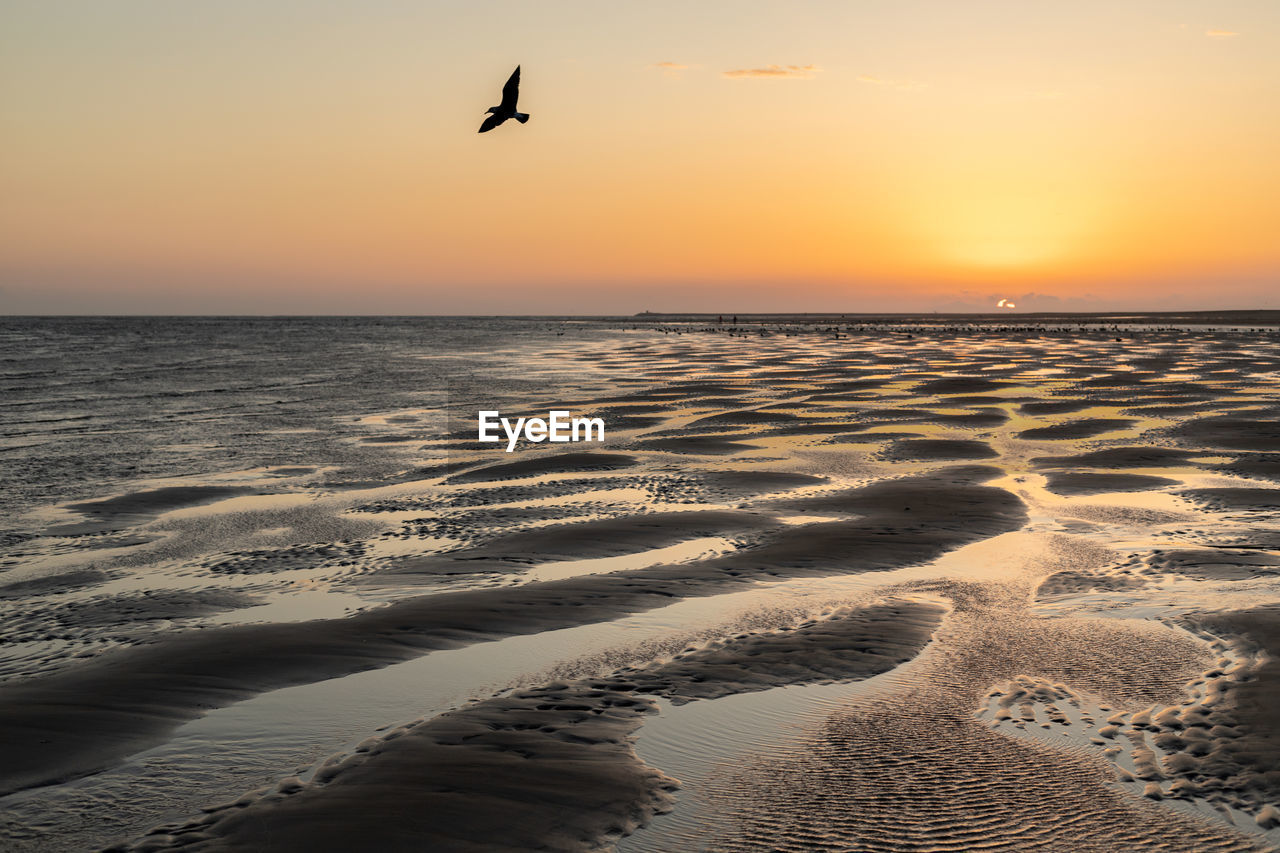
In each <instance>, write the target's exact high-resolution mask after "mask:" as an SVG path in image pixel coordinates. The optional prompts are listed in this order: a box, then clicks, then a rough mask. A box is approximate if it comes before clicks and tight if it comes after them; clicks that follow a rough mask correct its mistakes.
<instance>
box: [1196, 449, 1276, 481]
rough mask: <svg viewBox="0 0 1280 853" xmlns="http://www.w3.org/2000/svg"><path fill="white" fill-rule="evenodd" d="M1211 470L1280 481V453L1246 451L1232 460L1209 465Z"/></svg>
mask: <svg viewBox="0 0 1280 853" xmlns="http://www.w3.org/2000/svg"><path fill="white" fill-rule="evenodd" d="M1208 467H1209V470H1210V471H1218V472H1221V473H1223V474H1234V475H1236V476H1238V477H1253V478H1255V479H1260V480H1277V481H1280V453H1246V454H1244V455H1241V456H1237V457H1236V458H1235V459H1232V460H1231V461H1230V462H1223V463H1221V464H1218V465H1210V466H1208Z"/></svg>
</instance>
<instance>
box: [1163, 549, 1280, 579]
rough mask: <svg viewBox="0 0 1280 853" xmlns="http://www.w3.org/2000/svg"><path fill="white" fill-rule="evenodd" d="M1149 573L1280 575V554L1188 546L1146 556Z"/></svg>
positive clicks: (1209, 576) (1241, 576)
mask: <svg viewBox="0 0 1280 853" xmlns="http://www.w3.org/2000/svg"><path fill="white" fill-rule="evenodd" d="M1145 562H1146V564H1147V566H1148V567H1149V571H1148V573H1149V574H1179V575H1183V576H1184V577H1189V578H1201V579H1204V580H1210V579H1212V580H1233V581H1234V580H1249V579H1251V578H1259V577H1264V576H1268V575H1280V557H1276V556H1274V555H1271V554H1265V553H1259V552H1257V551H1229V550H1226V549H1217V548H1187V549H1182V550H1177V551H1159V552H1155V553H1153V554H1151V555H1149V556H1148V557H1147V558H1146V561H1145Z"/></svg>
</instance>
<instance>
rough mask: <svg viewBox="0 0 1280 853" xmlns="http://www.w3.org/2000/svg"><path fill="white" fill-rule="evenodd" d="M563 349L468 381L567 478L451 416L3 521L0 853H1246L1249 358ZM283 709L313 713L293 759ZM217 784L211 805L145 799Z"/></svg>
mask: <svg viewBox="0 0 1280 853" xmlns="http://www.w3.org/2000/svg"><path fill="white" fill-rule="evenodd" d="M568 328H569V332H568V333H567V334H565V335H558V334H557V335H554V336H552V335H551V334H550V333H548V336H547V337H545V338H539V337H536V336H534V337H533V338H531V341H532V342H531V343H530V344H529V346H528V348H527V349H523V350H521V353H522V356H523V357H524V361H523V362H522V368H521V371H520V372H519V374H518V375H517V374H515V373H512V372H511V368H510V367H504V366H503V365H504V362H503V358H508V359H509V358H510V356H511V353H510V352H507V353H502V352H499V353H494V354H492V355H491V356H489V355H486V354H484V353H479V354H475V355H473V356H471V357H470V358H471V359H472V363H474V364H479V365H480V366H481V367H482V368H483V369H484V370H485V371H488V372H487V373H485V376H486V379H485V382H486V383H491V382H493V381H495V379H494V377H497V378H498V379H499V380H501V381H503V382H505V383H507V384H505V385H503V387H504V388H505V389H507V390H505V391H504V392H503V394H504V395H505V396H504V399H503V401H502V403H503V406H502V407H503V408H504V409H508V410H510V411H512V412H515V411H516V410H517V409H518V410H519V413H520V414H527V413H537V412H545V411H547V410H548V409H549V408H560V407H562V406H564V405H566V404H565V403H564V401H565V400H569V401H572V402H573V408H574V410H575V411H576V412H581V413H585V414H590V415H597V414H599V415H600V416H602V417H604V418H605V420H606V424H607V441H606V442H605V443H604V444H603V445H591V446H589V447H588V449H580V448H571V449H568V450H566V449H564V448H563V447H559V446H556V447H551V446H546V445H542V446H531V445H526V446H524V447H522V448H521V449H519V450H518V451H517V452H515V453H511V454H507V453H504V452H502V451H501V449H498V450H495V449H494V447H493V446H483V445H481V444H479V443H478V442H476V441H475V440H474V434H473V433H469V432H468V429H467V428H464V427H463V426H462V425H463V424H466V423H467V421H468V419H469V418H470V419H472V420H473V419H474V411H475V410H476V405H477V404H476V403H475V402H473V397H472V396H469V395H474V400H475V401H477V402H483V400H484V399H485V397H484V396H483V395H485V394H488V393H490V392H488V391H485V390H483V389H484V388H486V387H488V386H487V385H483V384H482V385H477V386H476V388H475V389H470V388H462V387H457V388H452V389H451V392H450V395H449V400H448V402H447V406H446V407H445V408H443V409H439V408H438V409H431V408H430V407H427V408H423V407H418V406H413V405H408V406H405V407H404V408H402V409H395V410H389V411H381V412H369V411H362V412H356V413H353V414H352V416H351V417H348V418H346V419H345V421H344V422H345V423H346V424H347V426H343V427H342V429H345V430H356V431H354V432H352V433H351V434H349V435H348V436H347V440H349V442H350V443H351V444H352V445H353V446H354V445H359V446H360V447H361V448H380V449H379V450H376V451H373V450H368V449H362V450H360V451H359V452H360V453H374V452H376V453H381V454H389V455H390V458H394V459H396V460H399V461H398V463H397V464H396V465H394V466H393V465H387V466H385V467H382V468H370V469H368V470H367V471H355V470H352V471H348V472H345V473H344V472H335V471H334V470H332V469H331V468H328V467H326V465H325V460H323V459H319V458H315V457H313V456H306V455H299V456H298V457H297V458H294V459H291V460H288V463H289V464H283V463H282V464H279V465H275V466H270V467H263V468H259V469H252V470H245V471H242V472H233V473H229V474H228V473H222V474H219V475H218V476H217V477H212V476H210V477H206V478H204V480H203V481H201V479H200V478H198V477H185V478H182V479H181V480H180V481H175V482H166V480H165V479H164V478H152V479H150V480H148V481H146V482H142V483H139V484H138V485H137V486H136V487H133V488H121V489H120V490H118V491H117V492H115V493H104V494H100V495H97V496H93V497H89V498H84V497H81V498H77V499H72V500H67V501H65V502H63V503H60V504H57V505H54V506H41V507H33V508H32V510H31V513H30V515H29V516H27V517H26V520H25V521H24V522H23V524H24V525H25V526H24V527H21V528H20V529H15V530H14V531H13V532H12V533H9V534H6V540H5V542H6V545H5V548H6V551H5V553H4V562H3V563H2V564H0V568H2V569H3V575H0V606H3V607H4V611H3V618H4V620H5V626H6V632H5V634H6V640H5V642H4V643H3V644H0V653H3V658H2V659H0V665H3V670H0V672H2V673H3V677H4V680H3V682H0V742H2V746H3V753H0V754H3V755H4V756H5V760H4V761H3V762H0V795H2V796H0V839H3V841H4V846H6V847H7V848H9V847H11V848H13V849H16V850H41V849H72V850H74V849H100V848H104V847H110V848H113V849H124V850H161V849H172V848H178V847H182V848H186V849H192V850H232V849H247V848H252V849H271V850H304V849H306V850H340V849H386V850H393V849H425V848H430V849H439V850H476V851H479V850H527V849H556V850H594V849H602V848H608V847H610V846H614V845H617V846H618V847H619V849H621V850H623V851H641V850H686V849H688V850H693V849H718V850H813V849H859V850H882V849H883V850H911V849H921V850H923V849H930V850H947V849H955V850H964V849H973V848H974V847H975V846H983V847H989V848H991V849H1042V850H1120V849H1135V850H1138V849H1160V850H1205V849H1221V850H1260V849H1276V848H1277V845H1280V811H1277V809H1278V806H1280V771H1277V770H1276V769H1275V768H1276V767H1277V765H1278V764H1280V753H1278V752H1277V750H1278V749H1280V746H1278V744H1280V728H1278V727H1277V720H1276V718H1275V715H1274V713H1273V709H1274V707H1275V702H1276V701H1277V698H1280V697H1277V695H1276V692H1277V690H1278V689H1280V670H1278V669H1277V666H1278V665H1277V663H1276V662H1277V661H1280V639H1278V637H1280V634H1278V633H1277V632H1278V631H1280V520H1278V517H1277V515H1276V512H1277V509H1280V501H1278V500H1277V495H1280V489H1277V488H1276V486H1275V466H1276V462H1275V459H1274V458H1273V457H1274V451H1276V450H1277V449H1280V444H1277V442H1278V441H1280V406H1278V405H1277V404H1276V399H1277V397H1280V383H1278V382H1277V376H1278V375H1280V373H1278V371H1280V341H1278V340H1277V339H1276V338H1275V336H1274V335H1273V334H1272V333H1270V332H1259V331H1256V330H1246V331H1223V330H1214V331H1202V330H1196V329H1181V330H1180V329H1154V328H1153V329H1139V330H1128V331H1126V333H1125V334H1124V335H1123V336H1120V337H1117V335H1115V334H1114V333H1113V332H1112V331H1111V330H1110V329H1106V330H1092V329H1089V328H1084V327H1073V328H1058V327H1056V326H1055V327H1053V328H1047V327H1046V328H1043V329H1040V330H1037V329H1035V328H1019V329H1000V328H981V329H975V328H970V327H946V326H941V327H935V328H932V329H930V328H922V327H913V328H912V330H911V331H910V333H905V332H901V331H896V330H894V329H891V328H888V327H868V328H863V329H858V328H848V327H846V328H844V329H843V331H842V332H841V336H840V337H839V338H836V337H834V336H833V335H832V334H831V333H830V332H829V331H828V330H826V329H824V328H806V327H805V326H803V325H801V324H795V325H793V326H787V325H786V324H785V323H783V322H782V321H780V320H778V319H777V318H774V320H773V321H772V322H771V323H764V322H762V323H761V327H760V328H759V329H753V330H750V331H751V333H750V334H748V333H744V332H741V331H740V330H733V329H729V328H714V327H713V328H706V327H705V326H704V325H699V324H689V325H686V326H683V327H672V328H645V329H641V330H636V331H632V330H627V329H617V330H606V331H603V332H602V331H598V330H597V331H592V332H591V333H590V339H589V340H588V339H585V337H584V339H583V340H576V339H575V337H574V335H575V334H579V333H578V332H575V331H574V330H573V327H572V326H570V327H568ZM761 331H763V332H764V334H760V332H761ZM581 334H584V335H585V334H586V333H581ZM1082 353H1086V354H1087V355H1085V356H1082ZM486 358H490V359H491V360H490V361H485V359H486ZM587 366H590V370H589V371H588V370H585V369H584V368H586V367H587ZM504 370H505V371H507V372H506V373H504V372H503V371H504ZM539 377H541V378H539ZM566 377H577V378H566ZM573 382H577V383H580V384H577V385H574V384H565V383H573ZM554 383H559V384H554ZM549 387H554V390H555V393H556V394H557V395H558V399H556V398H553V397H551V396H549V392H548V391H547V390H546V389H547V388H549ZM508 398H509V400H508ZM504 414H505V411H504ZM353 423H354V424H356V427H352V426H350V424H353ZM433 424H434V425H440V424H445V426H444V428H442V429H435V430H432V429H429V428H428V427H430V426H431V425H433ZM357 427H358V429H357ZM486 647H491V648H493V649H495V650H498V649H500V650H501V651H500V652H495V654H496V655H497V656H496V657H490V656H486V653H485V648H486ZM457 655H465V657H458V658H456V659H458V660H464V659H465V660H476V661H488V663H487V664H483V665H481V666H479V668H476V667H473V666H467V667H461V665H458V666H454V665H452V664H450V663H449V662H450V661H452V660H454V659H455V657H452V656H457ZM436 662H438V663H436ZM424 664H427V665H430V666H431V669H430V670H422V671H431V672H434V673H437V675H435V676H434V677H433V679H434V680H432V681H431V682H423V683H421V684H419V683H418V682H416V681H414V680H413V679H412V678H408V677H407V676H406V675H405V673H408V672H410V671H411V670H410V667H416V666H420V665H424ZM486 667H487V668H486ZM412 671H420V670H412ZM358 684H363V685H366V686H365V687H359V686H357V685H358ZM371 684H376V685H385V686H386V687H390V686H393V685H395V686H396V687H397V690H398V691H399V692H400V693H401V694H404V700H403V702H397V704H396V705H395V706H394V710H393V708H392V707H391V706H390V705H388V706H387V707H386V710H385V711H383V710H380V708H379V707H378V706H377V705H376V704H375V705H373V706H368V703H362V702H361V701H360V700H361V697H362V696H363V695H369V696H373V695H381V694H380V693H379V692H378V691H377V690H375V691H372V692H368V693H366V691H368V686H367V685H371ZM822 685H847V686H848V689H849V691H850V692H849V693H848V694H846V695H844V697H843V698H842V699H840V701H839V703H838V704H837V705H835V706H832V705H830V704H824V703H825V702H826V700H820V699H819V696H825V695H827V694H825V693H820V692H819V691H821V690H827V689H829V688H828V687H821V686H822ZM313 688H314V689H320V688H323V689H324V690H325V691H327V693H326V695H329V696H331V697H343V699H342V702H343V703H345V702H346V701H348V697H349V701H350V702H351V704H352V707H353V708H356V707H359V713H358V714H357V713H355V712H354V711H352V712H349V713H346V716H342V715H341V714H339V715H338V717H336V718H334V719H333V720H331V721H330V722H328V723H326V724H325V725H324V726H319V725H315V726H312V725H310V724H307V723H304V722H302V720H303V719H304V718H305V715H304V714H302V713H300V711H301V709H300V708H298V707H295V706H290V705H289V704H288V700H287V697H289V696H291V695H293V694H292V692H291V691H296V690H302V689H313ZM379 689H382V688H379ZM415 693H421V696H422V698H421V700H420V704H419V705H418V710H416V711H411V712H410V713H409V715H408V716H406V715H405V709H406V708H408V709H412V708H414V700H413V697H414V695H415ZM775 694H776V695H777V696H783V695H784V694H785V696H786V697H787V703H788V704H786V705H785V707H787V708H788V709H789V710H788V711H787V712H786V714H785V715H782V716H779V717H777V718H776V719H775V718H770V717H768V716H766V717H764V718H763V719H762V720H756V721H754V722H753V723H752V725H753V726H756V727H757V728H758V730H760V731H763V732H765V733H769V732H773V733H775V734H774V735H768V734H766V735H764V736H763V738H764V739H763V740H760V741H757V740H753V741H751V742H736V741H735V740H734V738H733V736H732V732H733V731H734V730H735V717H734V714H735V713H736V712H735V711H733V710H732V709H733V708H736V707H740V706H739V705H735V704H733V703H734V702H735V701H736V700H737V699H738V698H739V697H746V696H752V695H758V696H761V697H765V698H764V699H762V700H761V701H764V702H765V704H764V705H762V706H761V707H766V708H767V707H773V705H770V704H769V703H770V702H773V701H774V700H772V699H768V697H770V696H774V695H775ZM273 697H280V700H279V702H277V701H276V700H275V699H274V698H273ZM766 700H767V701H766ZM273 703H274V704H273ZM339 704H341V703H339ZM695 706H697V707H702V708H707V709H709V710H707V711H703V712H700V713H703V714H710V715H711V718H712V719H717V720H719V723H718V726H717V728H718V729H719V730H720V731H721V732H722V734H721V735H720V736H719V737H718V738H717V739H709V740H708V741H707V742H706V743H702V742H697V741H694V740H688V741H684V742H681V741H680V740H679V737H682V735H679V734H677V735H675V737H676V738H677V740H676V742H675V743H674V744H670V743H668V744H667V745H666V746H665V747H664V748H666V749H668V750H671V749H674V750H676V751H681V750H683V751H687V752H689V753H690V754H695V753H702V752H707V754H708V757H707V760H706V761H704V762H703V763H702V764H701V765H699V767H700V768H701V769H699V770H697V771H690V773H691V775H686V776H684V777H682V778H674V777H673V775H672V774H671V773H670V771H669V770H668V769H667V768H664V767H663V766H661V765H660V764H659V765H652V764H650V763H648V762H647V761H646V760H645V759H644V758H643V757H642V756H643V755H644V754H646V751H645V738H646V730H647V728H648V723H650V722H651V721H653V720H655V719H659V718H661V719H663V720H664V721H666V720H668V719H669V720H671V721H672V724H673V726H674V728H672V729H671V731H675V732H677V733H678V732H680V731H681V728H680V720H682V719H684V717H682V716H681V715H682V714H684V713H685V710H684V709H685V708H686V707H688V708H693V707H695ZM721 706H723V707H724V708H726V709H729V710H725V711H718V710H717V708H719V707H721ZM259 707H261V708H263V709H271V708H274V709H275V710H270V711H265V710H264V711H262V712H257V714H258V715H257V716H255V717H253V719H254V720H255V721H256V722H255V723H254V726H253V727H252V728H251V729H238V728H236V727H234V726H231V727H228V726H227V725H222V724H220V722H219V721H222V720H231V719H237V718H238V717H237V716H236V715H237V714H239V713H240V711H239V710H238V709H240V708H246V709H247V708H259ZM777 707H783V706H782V705H778V706H777ZM380 714H383V715H384V716H380ZM369 720H377V721H379V724H377V725H373V726H371V725H370V724H369V722H368V721H369ZM206 721H207V723H206ZM743 722H744V724H745V719H744V720H743ZM664 731H666V729H664ZM196 732H216V733H217V734H216V735H211V734H201V735H198V736H197V735H196V734H195V733H196ZM683 737H693V735H683ZM295 742H296V743H298V744H299V746H297V747H289V748H285V747H282V746H280V745H282V744H286V743H295ZM177 743H181V744H183V746H182V748H181V750H179V752H181V753H182V756H183V757H182V758H179V757H178V756H177V755H176V754H171V753H169V752H166V748H167V746H168V745H169V744H177ZM302 744H305V747H304V746H302ZM222 749H226V750H231V751H233V752H234V751H240V752H242V753H243V755H244V756H245V761H244V765H245V767H244V769H242V770H237V769H234V767H229V768H228V769H222V770H219V771H217V772H216V773H215V772H210V773H208V774H202V773H198V772H197V773H193V772H191V771H190V770H184V771H181V772H180V771H179V769H178V768H179V767H180V766H181V767H186V766H187V765H186V764H184V763H183V762H186V761H188V760H192V757H194V760H197V761H198V759H199V755H200V753H201V750H207V751H208V754H209V756H210V761H211V766H212V761H213V756H214V754H215V753H216V752H217V751H218V750H222ZM290 749H292V750H293V751H292V752H290V751H289V750H290ZM277 750H282V751H281V752H277ZM257 754H261V755H262V756H264V759H263V763H262V764H255V763H254V759H253V756H255V755H257ZM267 756H270V758H269V760H268V759H267V758H266V757H267ZM139 768H146V778H147V779H148V781H147V783H146V784H145V785H144V784H139V783H138V781H137V780H138V778H139V777H138V776H137V774H138V773H139V772H140V770H139ZM264 777H265V778H264ZM264 783H265V786H264ZM108 803H111V804H114V805H112V806H107V805H106V804H108ZM108 808H109V809H110V810H111V812H112V816H111V819H110V820H96V821H95V820H94V815H95V814H99V815H100V814H101V810H103V809H108ZM95 810H97V811H95ZM202 812H203V813H204V814H203V816H201V813H202Z"/></svg>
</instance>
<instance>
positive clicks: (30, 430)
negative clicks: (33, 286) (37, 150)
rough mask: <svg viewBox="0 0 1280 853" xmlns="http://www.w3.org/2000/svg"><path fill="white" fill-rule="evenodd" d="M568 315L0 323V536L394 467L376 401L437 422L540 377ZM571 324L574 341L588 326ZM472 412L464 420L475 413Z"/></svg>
mask: <svg viewBox="0 0 1280 853" xmlns="http://www.w3.org/2000/svg"><path fill="white" fill-rule="evenodd" d="M564 329H565V324H564V323H561V322H556V321H540V320H530V319H510V320H508V319H502V318H438V317H437V318H432V317H426V318H218V317H211V318H190V317H187V318H173V317H84V318H81V317H67V318H5V319H0V460H3V464H2V465H0V537H4V539H2V540H0V541H13V540H14V538H15V537H21V536H23V535H24V534H27V533H30V532H32V529H31V527H30V526H29V525H26V524H24V523H23V521H22V520H21V519H22V516H24V515H25V514H26V513H28V512H29V511H31V510H33V509H38V508H40V507H42V506H45V505H48V504H53V503H61V502H67V501H73V500H88V499H92V498H100V497H103V496H106V495H111V494H116V493H119V492H124V491H129V490H130V484H132V483H138V482H144V481H151V480H156V479H162V478H182V477H207V476H208V475H217V474H228V473H233V472H237V471H248V470H253V469H263V468H271V467H288V468H302V467H312V468H315V469H316V470H317V471H321V472H322V475H321V476H319V477H315V478H312V480H311V481H312V482H314V483H315V484H316V485H317V486H318V487H341V486H342V485H343V484H345V483H350V482H357V481H360V482H364V481H373V480H377V479H378V478H382V477H388V476H393V475H394V474H396V473H397V472H399V471H401V470H402V469H403V468H404V461H403V454H397V453H395V452H393V450H394V449H389V448H388V447H387V446H385V445H383V446H372V445H373V444H374V443H375V442H376V441H377V439H378V438H379V437H386V435H387V433H388V430H387V428H386V425H385V424H379V423H376V422H370V421H367V420H366V419H367V418H370V417H372V416H376V415H378V414H379V413H384V412H404V411H408V410H421V417H420V418H418V419H417V420H416V421H414V422H413V423H412V424H409V423H407V422H404V421H402V422H401V424H402V426H404V429H402V430H399V431H396V432H395V434H394V435H393V436H391V437H392V438H395V439H397V440H403V439H404V438H405V437H406V436H407V435H408V434H410V433H412V436H413V437H420V438H424V439H425V438H439V437H440V436H441V435H443V434H445V433H446V432H448V430H449V420H448V418H447V417H446V415H447V413H446V410H445V407H446V403H447V401H448V400H449V399H450V398H451V397H452V398H453V399H455V400H470V399H472V398H476V399H480V398H483V397H485V396H487V397H488V398H490V399H492V400H495V401H497V402H501V401H504V400H506V399H511V398H512V397H513V396H516V395H518V394H519V392H520V391H522V390H525V389H528V388H532V387H536V386H538V385H539V383H540V381H542V380H540V379H539V377H538V376H537V375H529V376H527V377H522V376H521V375H520V371H518V370H511V369H510V367H511V366H512V364H513V362H514V363H516V364H519V363H520V362H522V361H527V362H530V363H531V364H530V366H531V367H532V366H533V365H532V362H534V361H536V360H538V359H539V357H540V356H541V355H542V354H543V353H545V351H547V350H548V349H551V348H552V347H553V346H554V345H555V343H556V341H557V332H563V331H564ZM591 334H593V332H592V330H590V329H587V328H582V327H580V326H579V327H578V328H577V329H576V330H575V336H576V337H577V338H578V339H579V340H580V339H581V338H582V336H583V335H588V336H590V335H591ZM473 417H474V415H473Z"/></svg>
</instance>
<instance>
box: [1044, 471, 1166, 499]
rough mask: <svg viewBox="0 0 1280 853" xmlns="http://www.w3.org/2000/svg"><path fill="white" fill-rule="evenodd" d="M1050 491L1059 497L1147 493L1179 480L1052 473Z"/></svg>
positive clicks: (1134, 475) (1088, 473) (1068, 472)
mask: <svg viewBox="0 0 1280 853" xmlns="http://www.w3.org/2000/svg"><path fill="white" fill-rule="evenodd" d="M1045 479H1046V480H1047V481H1048V482H1047V483H1046V486H1047V488H1048V489H1049V491H1051V492H1054V493H1056V494H1059V495H1097V494H1101V493H1103V492H1145V491H1147V490H1149V489H1161V488H1164V487H1165V486H1176V485H1178V482H1179V481H1178V480H1171V479H1169V478H1168V477H1152V476H1150V475H1148V474H1095V473H1092V472H1089V471H1050V472H1049V473H1048V474H1047V475H1046V476H1045Z"/></svg>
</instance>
